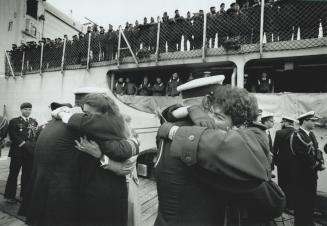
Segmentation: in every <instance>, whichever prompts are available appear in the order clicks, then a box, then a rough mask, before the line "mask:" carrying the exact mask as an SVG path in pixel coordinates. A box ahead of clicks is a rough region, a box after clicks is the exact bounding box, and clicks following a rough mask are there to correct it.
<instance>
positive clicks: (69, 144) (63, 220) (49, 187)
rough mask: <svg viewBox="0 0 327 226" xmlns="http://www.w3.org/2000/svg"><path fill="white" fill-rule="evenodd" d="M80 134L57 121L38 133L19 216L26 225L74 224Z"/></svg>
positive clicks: (76, 220) (76, 213) (76, 219)
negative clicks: (22, 217) (31, 168)
mask: <svg viewBox="0 0 327 226" xmlns="http://www.w3.org/2000/svg"><path fill="white" fill-rule="evenodd" d="M79 137H80V135H79V134H78V133H76V132H73V131H72V130H69V129H68V128H67V127H66V126H65V125H64V124H63V123H62V122H61V121H56V120H52V121H50V122H49V123H48V124H47V125H46V126H45V128H44V129H43V130H42V132H41V134H40V136H39V138H38V140H37V143H36V150H35V155H34V167H33V173H32V178H31V181H30V184H29V187H28V191H27V194H28V195H27V197H26V198H25V199H24V200H23V203H22V206H21V208H20V211H19V214H20V215H23V216H26V221H27V223H28V224H30V225H39V226H47V225H49V226H50V225H63V226H65V225H67V226H71V225H78V206H79V205H78V202H79V196H78V195H79V153H80V152H79V151H78V150H77V149H75V147H74V145H75V143H74V140H75V139H78V138H79Z"/></svg>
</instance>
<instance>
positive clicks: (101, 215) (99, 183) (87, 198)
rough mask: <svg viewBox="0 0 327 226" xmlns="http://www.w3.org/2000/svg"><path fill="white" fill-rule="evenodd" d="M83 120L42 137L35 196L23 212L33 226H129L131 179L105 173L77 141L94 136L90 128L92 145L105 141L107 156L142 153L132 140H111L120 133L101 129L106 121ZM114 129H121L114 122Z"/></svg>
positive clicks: (52, 125)
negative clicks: (128, 204) (76, 143)
mask: <svg viewBox="0 0 327 226" xmlns="http://www.w3.org/2000/svg"><path fill="white" fill-rule="evenodd" d="M79 116H81V117H82V118H81V117H79ZM83 116H85V115H84V114H81V115H79V114H77V115H75V117H74V116H73V117H72V120H71V121H70V123H69V124H68V126H67V125H65V124H63V123H62V122H61V121H56V120H52V121H50V122H49V123H48V124H47V125H46V126H45V128H44V129H43V131H42V132H41V135H40V137H39V139H38V141H37V148H36V154H35V164H34V169H33V176H32V181H31V184H30V186H29V194H30V196H28V198H26V199H24V201H23V203H22V206H21V209H20V214H21V215H25V216H27V222H28V223H29V224H31V225H39V226H47V225H49V226H50V225H64V226H65V225H67V226H71V225H93V226H94V225H110V226H111V225H122V226H123V225H126V221H127V187H126V179H125V177H124V176H118V175H116V174H114V173H113V172H111V171H109V170H106V169H103V168H101V167H100V161H99V159H96V158H93V157H92V156H90V155H88V154H85V153H80V151H78V150H77V149H75V147H74V146H75V142H74V140H76V139H79V137H80V136H82V135H90V132H86V131H85V128H89V131H91V133H92V134H93V136H92V137H91V139H94V138H98V139H100V138H102V139H100V140H102V142H99V145H100V148H101V150H105V152H104V154H106V155H107V156H109V157H110V158H112V159H115V160H116V161H123V160H125V159H127V158H129V157H130V156H132V155H134V154H137V153H138V149H137V147H134V148H132V147H131V141H129V140H126V139H123V140H122V139H118V138H117V137H115V136H110V134H111V133H113V131H115V130H113V129H112V128H110V127H105V126H101V127H100V126H99V125H103V123H104V121H103V119H101V118H100V119H99V118H94V117H91V118H89V117H83ZM99 117H100V116H99ZM80 119H81V120H80ZM83 119H85V120H86V121H84V120H83ZM93 119H95V120H94V121H93ZM107 123H108V121H107ZM111 125H112V126H113V127H114V128H116V129H117V128H118V126H117V125H116V124H115V123H113V122H111ZM102 128H104V129H102ZM108 129H109V130H110V131H109V130H108ZM118 129H119V128H118ZM110 132H111V133H110ZM117 134H118V132H117ZM105 139H106V140H105Z"/></svg>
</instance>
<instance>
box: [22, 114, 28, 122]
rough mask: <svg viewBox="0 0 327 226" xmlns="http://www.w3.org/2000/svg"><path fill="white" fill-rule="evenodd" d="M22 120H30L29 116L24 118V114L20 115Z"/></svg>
mask: <svg viewBox="0 0 327 226" xmlns="http://www.w3.org/2000/svg"><path fill="white" fill-rule="evenodd" d="M20 117H21V118H22V119H23V120H24V121H29V120H30V118H26V117H24V116H22V115H21V116H20Z"/></svg>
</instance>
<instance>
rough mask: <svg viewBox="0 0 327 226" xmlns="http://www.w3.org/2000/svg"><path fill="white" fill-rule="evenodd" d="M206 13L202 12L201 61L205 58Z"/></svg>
mask: <svg viewBox="0 0 327 226" xmlns="http://www.w3.org/2000/svg"><path fill="white" fill-rule="evenodd" d="M206 39H207V15H206V13H205V12H203V45H202V61H203V62H204V61H205V58H206V49H207V47H206V42H207V40H206Z"/></svg>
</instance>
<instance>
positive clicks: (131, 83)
mask: <svg viewBox="0 0 327 226" xmlns="http://www.w3.org/2000/svg"><path fill="white" fill-rule="evenodd" d="M210 76H211V72H210V71H205V72H203V75H202V76H193V74H192V73H190V74H189V75H188V76H179V74H178V73H177V72H174V73H173V74H172V75H171V77H167V78H166V77H161V76H147V75H146V76H144V77H143V79H142V81H141V82H137V81H135V79H133V76H118V77H117V79H116V81H115V82H114V84H113V92H114V93H115V94H116V95H132V96H136V95H137V96H172V97H174V96H179V95H180V93H179V92H178V91H177V86H179V85H182V84H184V83H186V82H189V81H191V80H194V79H197V78H199V77H210ZM248 77H249V76H248V75H247V74H245V75H244V88H245V89H246V90H248V91H249V92H258V93H271V92H273V81H272V79H271V78H270V76H269V75H268V73H267V72H263V73H262V74H260V76H253V77H255V78H253V79H248Z"/></svg>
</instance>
